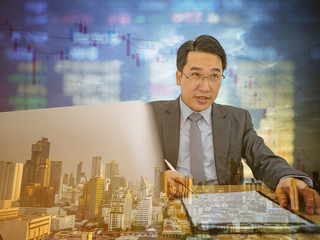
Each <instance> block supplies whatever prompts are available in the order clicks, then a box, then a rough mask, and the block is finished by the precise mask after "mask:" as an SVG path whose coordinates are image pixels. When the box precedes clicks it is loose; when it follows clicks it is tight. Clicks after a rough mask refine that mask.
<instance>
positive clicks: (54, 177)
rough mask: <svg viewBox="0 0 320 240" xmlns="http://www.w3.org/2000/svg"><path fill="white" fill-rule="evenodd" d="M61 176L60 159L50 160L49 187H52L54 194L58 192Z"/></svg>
mask: <svg viewBox="0 0 320 240" xmlns="http://www.w3.org/2000/svg"><path fill="white" fill-rule="evenodd" d="M61 178H62V161H51V171H50V187H54V191H55V193H56V194H58V193H60V185H61Z"/></svg>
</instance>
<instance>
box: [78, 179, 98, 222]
mask: <svg viewBox="0 0 320 240" xmlns="http://www.w3.org/2000/svg"><path fill="white" fill-rule="evenodd" d="M103 193H104V180H103V179H102V178H101V177H93V178H90V180H89V181H88V182H87V183H85V184H84V188H83V195H82V196H81V197H80V198H79V209H78V218H80V219H99V218H101V215H102V201H103Z"/></svg>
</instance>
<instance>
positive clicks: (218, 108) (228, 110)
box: [213, 103, 250, 118]
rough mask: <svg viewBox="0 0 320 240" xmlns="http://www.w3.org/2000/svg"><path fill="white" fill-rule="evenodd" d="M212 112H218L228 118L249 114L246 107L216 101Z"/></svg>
mask: <svg viewBox="0 0 320 240" xmlns="http://www.w3.org/2000/svg"><path fill="white" fill-rule="evenodd" d="M213 113H218V114H220V115H223V116H227V117H229V118H234V117H236V118H242V117H245V115H247V114H249V112H248V111H247V110H246V109H243V108H239V107H234V106H230V105H223V104H217V103H214V104H213ZM249 115H250V114H249Z"/></svg>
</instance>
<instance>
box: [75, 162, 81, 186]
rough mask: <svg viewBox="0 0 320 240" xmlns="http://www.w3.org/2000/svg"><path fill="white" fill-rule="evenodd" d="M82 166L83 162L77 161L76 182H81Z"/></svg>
mask: <svg viewBox="0 0 320 240" xmlns="http://www.w3.org/2000/svg"><path fill="white" fill-rule="evenodd" d="M82 167H83V162H82V161H81V162H79V163H78V165H77V176H76V177H77V179H76V184H80V183H81V176H82Z"/></svg>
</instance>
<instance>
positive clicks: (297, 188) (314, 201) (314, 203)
mask: <svg viewBox="0 0 320 240" xmlns="http://www.w3.org/2000/svg"><path fill="white" fill-rule="evenodd" d="M275 194H276V199H277V201H278V202H279V204H280V205H281V206H282V207H287V206H288V205H289V204H290V206H291V209H292V210H295V211H298V210H299V197H298V195H300V196H301V197H302V198H303V201H304V204H305V211H306V213H307V214H309V215H313V214H320V196H319V194H318V193H317V192H316V191H315V190H313V189H311V188H309V187H308V186H307V184H306V183H305V182H303V181H301V180H299V179H295V178H291V177H288V178H284V179H282V180H281V181H280V182H279V183H278V185H277V188H276V191H275Z"/></svg>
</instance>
